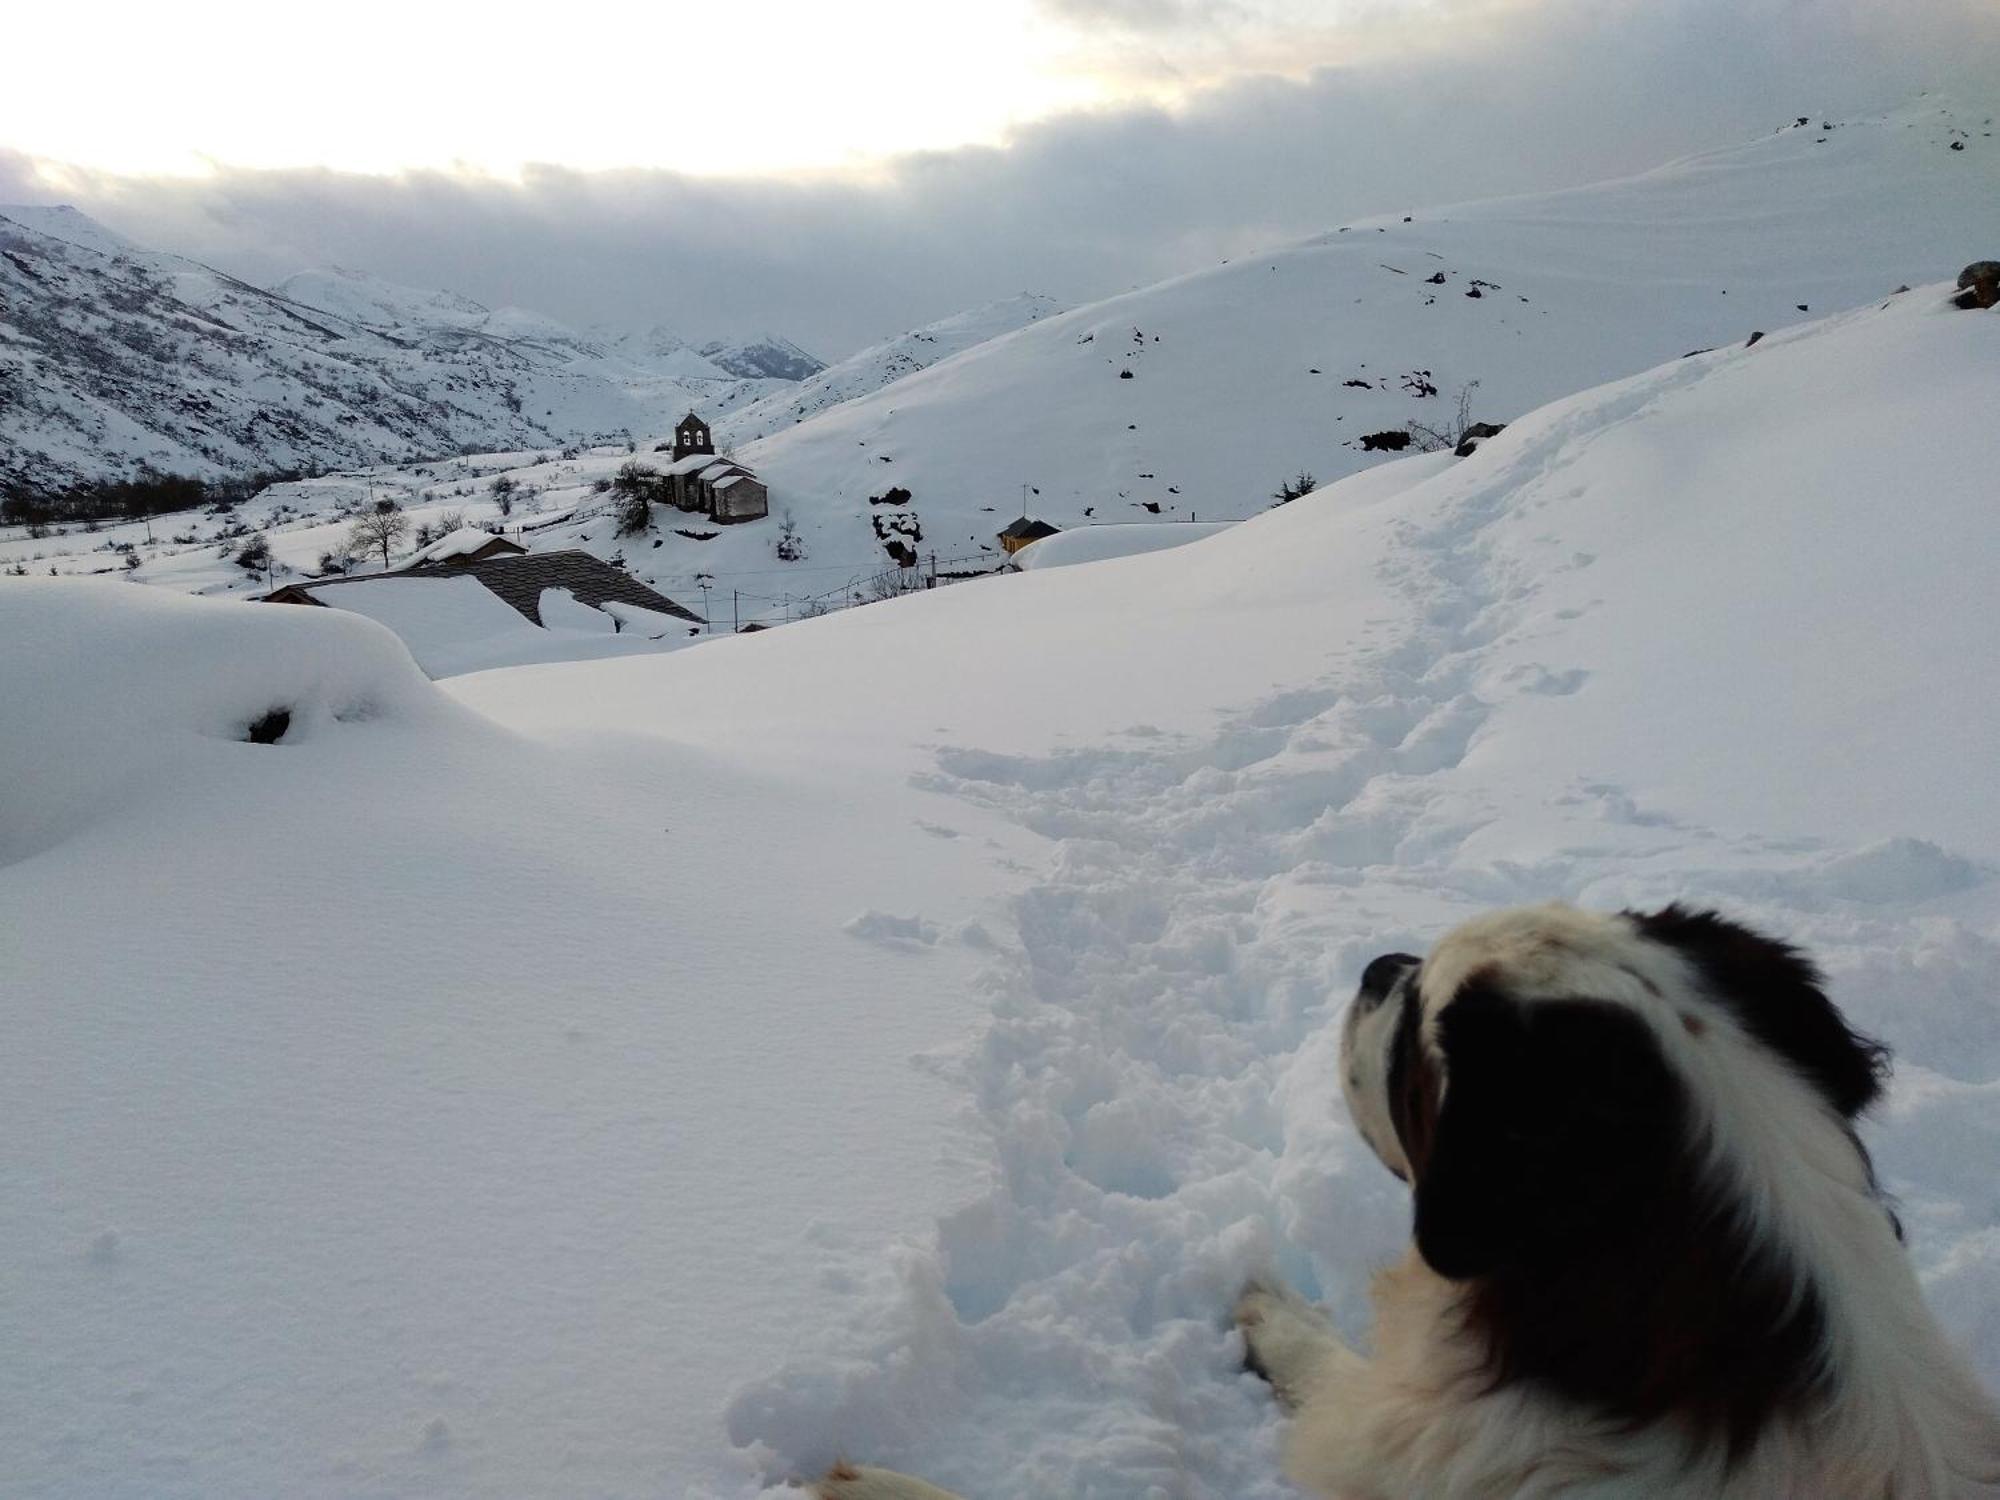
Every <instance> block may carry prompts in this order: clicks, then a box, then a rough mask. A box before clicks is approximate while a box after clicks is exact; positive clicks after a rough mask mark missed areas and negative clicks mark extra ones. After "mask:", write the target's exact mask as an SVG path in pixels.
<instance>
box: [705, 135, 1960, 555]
mask: <svg viewBox="0 0 2000 1500" xmlns="http://www.w3.org/2000/svg"><path fill="white" fill-rule="evenodd" d="M1992 113H1993V111H1992V110H1991V108H1990V107H1982V108H1978V109H1971V108H1959V107H1953V106H1949V105H1944V104H1941V103H1939V102H1937V101H1934V100H1925V101H1919V102H1918V103H1917V104H1915V105H1912V106H1910V107H1909V108H1907V109H1904V110H1902V111H1899V112H1897V113H1895V114H1893V115H1890V116H1887V117H1883V118H1874V119H1863V120H1855V121H1851V122H1842V121H1823V120H1822V119H1821V118H1820V117H1817V116H1815V117H1812V118H1811V119H1810V120H1809V122H1808V123H1807V125H1805V126H1803V127H1793V126H1792V123H1791V121H1790V120H1787V121H1786V122H1785V123H1786V126H1787V128H1786V129H1783V130H1781V131H1779V132H1777V133H1776V134H1774V135H1771V136H1769V137H1767V138H1765V139H1762V140H1758V141H1754V142H1751V143H1748V144H1746V145H1742V146H1739V147H1734V148H1731V149H1728V150H1722V151H1717V152H1714V153H1711V154H1708V155H1704V156H1698V157H1694V158H1691V159H1689V160H1686V161H1682V162H1678V163H1675V164H1673V165H1670V166H1666V167H1662V168H1660V169H1658V170H1656V171H1653V172H1649V173H1646V174H1644V175H1642V176H1639V177H1635V178H1631V179H1629V180H1623V181H1616V182H1609V183H1603V184H1599V185H1596V186H1592V187H1585V188H1579V189H1576V190H1573V191H1569V192H1563V193H1552V194H1543V195H1538V196H1534V197H1524V198H1511V199H1502V200H1494V201H1489V202H1483V203H1473V204H1465V205H1460V206H1457V207H1449V208H1441V209H1425V208H1420V207H1418V206H1415V205H1412V206H1411V207H1410V208H1409V209H1407V210H1402V211H1399V212H1396V213H1391V214H1388V215H1385V216H1384V217H1382V218H1379V219H1373V220H1368V221H1365V222H1360V223H1355V224H1352V225H1348V226H1345V227H1344V228H1338V229H1335V230H1333V231H1332V232H1329V233H1327V234H1326V235H1324V236H1322V237H1320V238H1318V239H1316V240H1313V241H1310V242H1308V243H1305V244H1301V245H1297V246H1293V247H1291V248H1288V249H1283V250H1279V251H1276V252H1273V253H1270V254H1265V255H1257V256H1251V257H1246V258H1242V259H1238V260H1236V261H1234V262H1233V263H1231V264H1228V265H1224V266H1219V267H1216V268H1213V269H1211V270H1208V271H1204V272H1200V273H1198V274H1195V275H1191V276H1187V277H1183V278H1181V279H1179V280H1175V281H1169V282H1165V283H1162V284H1160V285H1158V286H1153V287H1148V288H1145V289H1143V290H1140V291H1136V292H1133V293H1131V294H1129V295H1126V296H1122V297H1116V298H1113V299H1111V300H1109V301H1106V302H1099V303H1094V304H1091V305H1089V306H1086V307H1080V308H1076V309H1074V310H1072V311H1070V312H1068V313H1064V314H1060V315H1058V316H1054V317H1045V318H1042V319H1040V320H1038V321H1036V322H1035V323H1034V324H1033V325H1032V326H1029V327H1027V328H1024V329H1022V330H1020V331H1018V332H1016V333H1013V334H1011V335H1007V336H1003V337H1000V338H996V339H993V340H991V341H990V342H987V343H983V344H981V345H979V346H978V347H977V348H975V349H974V350H972V351H970V352H968V353H966V354H964V355H962V356H960V357H959V358H957V359H949V360H945V361H942V362H940V363H938V364H936V365H934V366H932V367H931V368H930V369H928V370H924V371H921V372H918V373H916V374H913V375H910V376H908V377H907V378H905V379H903V380H901V381H898V382H897V383H896V384H895V385H893V386H891V387H889V388H887V389H885V390H882V391H880V392H877V393H875V394H874V395H870V396H864V397H862V398H860V399H858V400H855V401H852V402H848V403H846V404H844V405H841V406H839V407H836V408H834V409H833V410H831V411H828V412H826V413H823V414H821V415H819V416H817V417H815V418H812V419H810V420H808V421H805V422H802V423H799V424H797V425H795V426H791V427H788V428H783V429H781V430H777V431H775V432H774V433H773V435H772V436H770V437H768V438H767V439H765V440H763V441H761V442H756V443H750V444H746V445H745V446H744V447H743V449H742V451H741V454H740V456H741V457H742V458H743V459H744V461H745V462H747V463H749V464H750V465H751V466H752V467H753V468H755V469H756V470H757V472H758V474H759V475H760V476H761V477H763V478H764V479H765V480H766V481H767V482H768V483H769V484H770V485H771V490H772V495H773V505H774V508H775V507H777V506H778V505H779V504H781V503H782V504H783V505H784V506H786V507H788V508H789V509H790V510H791V511H792V513H793V514H794V516H795V517H797V519H798V521H799V523H800V526H801V530H802V533H803V534H804V536H805V539H806V542H807V548H808V552H809V554H810V555H811V557H812V558H813V559H814V560H815V561H819V562H824V563H827V564H829V565H830V564H834V563H852V564H857V565H858V564H860V563H861V562H863V561H865V560H868V559H869V558H874V559H885V557H886V542H887V541H889V540H896V539H899V538H905V539H906V538H912V537H920V538H921V541H920V543H919V548H920V550H922V551H926V552H928V551H931V550H935V551H936V552H937V553H938V554H939V555H940V556H950V555H954V554H961V553H967V552H973V553H976V552H977V551H978V550H979V549H980V548H981V547H986V548H989V549H990V548H992V547H993V533H994V532H995V531H996V530H998V529H999V527H1000V526H1002V525H1004V524H1005V523H1006V522H1007V521H1008V520H1010V519H1012V518H1013V517H1014V516H1015V515H1016V514H1018V513H1019V511H1020V509H1021V506H1022V491H1023V486H1024V485H1025V486H1028V487H1030V488H1029V493H1028V496H1027V506H1028V509H1029V511H1030V512H1031V513H1033V514H1035V515H1037V516H1040V517H1042V518H1043V519H1045V520H1048V521H1050V522H1053V523H1054V524H1056V525H1058V526H1062V527H1065V528H1067V527H1070V526H1073V525H1076V524H1078V523H1080V522H1085V521H1130V520H1140V521H1144V520H1148V519H1150V518H1152V517H1154V516H1157V517H1158V518H1160V519H1162V520H1176V519H1177V520H1186V519H1189V518H1190V517H1192V518H1195V519H1200V520H1208V519H1220V518H1225V517H1241V516H1246V515H1250V514H1253V513H1255V512H1257V511H1259V510H1261V509H1263V508H1264V507H1265V506H1266V505H1268V504H1269V503H1270V499H1271V496H1272V494H1273V492H1274V491H1276V489H1277V488H1278V486H1279V484H1280V483H1281V482H1282V481H1284V480H1286V479H1288V478H1291V477H1292V476H1294V475H1296V474H1298V473H1299V472H1300V471H1301V470H1305V471H1309V472H1310V473H1312V474H1313V475H1315V476H1316V477H1317V478H1318V479H1319V480H1320V481H1321V482H1326V481H1328V480H1331V479H1336V478H1339V477H1341V476H1342V475H1345V474H1349V473H1352V472H1355V471H1356V470H1358V469H1361V468H1365V467H1367V466H1369V465H1371V464H1374V463H1377V462H1379V461H1381V459H1382V457H1383V456H1384V455H1383V454H1382V453H1381V452H1375V451H1369V450H1368V449H1367V447H1366V446H1365V444H1364V442H1363V439H1364V438H1365V437H1366V436H1367V435H1370V434H1374V433H1378V432H1383V431H1390V430H1396V429H1401V428H1403V427H1405V425H1406V424H1408V423H1410V422H1421V423H1425V424H1427V425H1430V426H1433V427H1441V426H1446V425H1449V424H1450V423H1451V421H1452V420H1453V418H1454V417H1455V414H1456V401H1457V397H1458V395H1459V393H1460V392H1461V391H1462V390H1464V389H1465V388H1466V387H1468V386H1469V385H1471V384H1472V383H1473V382H1475V381H1476V382H1478V387H1477V389H1476V390H1475V391H1473V393H1472V401H1471V414H1472V416H1473V417H1474V418H1475V419H1481V420H1488V421H1496V422H1505V421H1508V420H1511V419H1512V418H1514V417H1517V416H1519V415H1521V414H1522V413H1523V412H1525V411H1528V410H1530V409H1531V408H1533V407H1535V406H1537V405H1539V404H1541V403H1542V402H1545V401H1549V400H1552V399H1553V398H1555V397H1557V396H1560V395H1563V394H1565V393H1567V392H1570V391H1574V390H1577V389H1580V388H1582V387H1584V386H1588V385H1591V384H1594V383H1596V382H1598V381H1602V380H1607V379H1611V378H1614V377H1617V376H1620V375H1627V374H1631V373H1633V372H1635V371H1638V370H1642V369H1646V368H1648V367H1650V366H1652V365H1654V364H1657V363H1659V362H1660V361H1662V360H1667V359H1673V358H1676V357H1678V356H1680V355H1682V354H1685V353H1687V352H1689V351H1690V350H1695V349H1705V348H1715V347H1728V346H1733V345H1739V344H1741V343H1743V341H1744V340H1745V339H1747V338H1748V337H1750V335H1751V334H1753V333H1755V332H1758V331H1763V332H1766V333H1773V332H1776V331H1777V330H1779V329H1781V328H1785V327H1788V326H1791V325H1793V324H1796V323H1801V322H1805V321H1808V320H1809V319H1811V318H1813V317H1817V316H1819V315H1821V314H1823V313H1825V312H1827V311H1829V310H1831V309H1836V308H1843V307H1850V306H1854V305H1856V304H1858V303H1860V302H1862V301H1865V300H1867V299H1868V298H1871V297H1879V296H1883V295H1886V294H1887V293H1889V292H1890V291H1892V290H1894V289H1895V288H1896V287H1897V286H1899V285H1903V284H1906V283H1915V282H1923V281H1934V280H1937V279H1938V278H1940V277H1949V276H1952V275H1955V274H1956V273H1957V271H1958V269H1959V268H1960V267H1961V266H1962V265H1964V264H1965V263H1966V262H1967V261H1970V260H1973V259H1975V258H1977V257H1980V256H1984V255H1988V254H1991V253H1992V250H1991V247H1992V246H1994V245H1995V244H2000V140H1996V139H1995V138H1994V136H1993V134H1992V131H1993V125H1992V123H1991V120H1990V118H1989V116H1990V115H1991V114H1992ZM1774 123H1775V122H1774ZM1954 146H1957V147H1960V148H1962V149H1957V150H1954V149H1952V148H1953V147H1954ZM1406 216H1407V217H1406ZM1128 377H1129V378H1128ZM790 394H802V393H790ZM746 416H747V413H746ZM892 490H895V491H903V492H907V494H908V498H907V499H906V500H904V501H902V503H900V504H897V505H893V506H891V505H885V504H881V503H875V504H871V500H874V501H878V502H879V501H881V500H882V499H883V497H885V496H887V495H888V494H889V493H890V492H891V491H892ZM891 512H893V520H894V525H895V527H896V528H897V536H896V537H892V538H887V539H885V538H883V537H882V536H881V535H880V534H879V533H880V529H881V523H882V522H883V521H884V518H885V517H887V516H889V514H890V513H891ZM669 548H670V550H673V551H676V552H684V551H686V550H687V549H685V548H677V547H675V545H674V543H673V542H672V540H671V539H670V540H669ZM754 550H755V543H754V541H753V539H752V538H750V537H747V536H746V537H741V538H738V537H729V538H725V539H723V541H721V542H718V543H717V544H716V545H715V546H714V547H713V548H711V549H708V550H707V551H706V552H705V553H704V554H703V559H702V563H701V565H702V566H704V567H706V568H708V569H709V570H710V571H713V572H716V573H718V574H723V573H728V572H731V571H734V570H736V569H749V568H752V567H760V566H766V565H767V564H765V563H763V562H762V561H757V562H753V561H752V560H751V558H750V557H749V556H748V555H746V554H748V553H750V552H752V551H754ZM877 565H878V566H879V565H880V563H879V562H878V563H877ZM671 566H672V564H671V563H670V564H669V567H671Z"/></svg>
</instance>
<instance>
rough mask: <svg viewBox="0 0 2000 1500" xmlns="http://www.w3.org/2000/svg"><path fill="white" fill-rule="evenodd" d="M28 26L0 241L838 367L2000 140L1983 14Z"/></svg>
mask: <svg viewBox="0 0 2000 1500" xmlns="http://www.w3.org/2000/svg"><path fill="white" fill-rule="evenodd" d="M34 11H35V13H34V14H31V15H29V16H27V17H25V18H23V17H16V18H13V19H10V21H9V23H8V27H9V32H10V39H11V40H12V41H13V42H15V43H16V44H17V45H18V44H21V43H23V42H25V45H19V50H18V51H17V52H16V56H17V57H18V58H20V59H25V60H29V61H30V62H31V63H41V64H44V65H43V66H28V67H16V68H14V69H10V77H9V81H8V87H7V89H6V90H4V91H0V202H9V201H11V202H43V203H46V202H73V203H76V204H77V205H78V206H79V207H81V208H82V209H84V211H85V212H87V213H90V214H92V215H93V216H95V217H97V218H99V219H101V220H102V221H104V222H105V223H107V224H109V225H110V226H111V227H113V228H115V229H117V230H119V231H121V232H123V233H125V234H127V235H129V236H131V237H132V238H134V239H136V240H139V241H140V242H142V243H145V244H147V245H150V246H153V247H155V248H159V249H166V250H175V251H179V252H181V253H184V254H189V255H193V256H196V257H197V258H199V259H203V260H206V261H209V262H211V263H212V264H215V265H218V266H221V267H222V268H224V269H226V270H230V271H233V272H235V273H237V274H239V275H243V276H246V277H247V278H249V279H251V280H254V281H260V282H268V281H272V280H275V279H277V278H279V277H282V276H283V275H286V274H288V273H289V272H292V271H295V270H300V269H303V268H305V267H307V266H312V265H326V264H334V265H341V266H346V267H350V268H357V269H365V270H369V271H373V272H376V273H377V274H380V275H383V276H387V277H390V278H392V279H394V280H399V281H406V282H411V283H414V284H417V285H422V286H441V287H449V288H451V289H453V290H457V291H461V292H464V293H466V294H468V295H470V296H473V297H476V298H478V299H479V300H481V301H482V302H486V303H488V304H491V305H504V304H508V303H514V304H518V305H521V306H525V307H531V308H534V309H537V310H539V311H543V312H546V313H550V314H552V315H554V316H556V317H559V318H563V319H566V320H569V321H572V322H576V323H594V322H595V323H611V324H615V325H619V326H626V327H639V326H646V325H650V324H656V323H657V324H664V325H666V326H668V327H671V328H674V329H676V330H679V331H681V332H683V333H684V334H686V335H688V336H690V337H693V338H697V339H699V338H703V337H707V336H711V335H725V334H748V333H752V332H757V331H761V330H765V329H769V330H771V331H775V332H778V333H782V334H786V335H788V336H790V337H792V338H794V339H796V340H797V341H799V342H800V343H802V344H804V345H805V346H806V347H808V348H810V349H813V350H814V351H815V352H818V353H820V354H822V355H824V356H826V357H829V358H833V357H838V356H839V355H841V354H844V353H847V352H850V351H852V350H853V349H854V348H856V347H858V346H860V345H861V344H864V343H867V342H870V341H872V340H874V339H876V338H879V337H883V336H886V335H888V334H890V333H894V332H896V331H898V330H900V329H902V328H905V327H909V326H912V325H915V324H917V323H921V322H925V321H928V320H930V319H932V318H936V317H940V316H943V315H945V314H947V313H950V312H953V311H956V310H958V309H960V308H962V307H965V306H968V305H970V304H973V303H976V302H981V301H986V300H989V299H992V298H995V297H1001V296H1006V295H1009V294H1011V293H1013V292H1017V291H1023V290H1032V291H1040V292H1046V293H1048V294H1050V295H1052V296H1055V297H1058V298H1060V299H1062V300H1064V301H1066V302H1072V303H1073V302H1079V301H1083V300H1087V299H1090V298H1093V297H1098V296H1103V295H1106V294H1108V293H1111V292H1115V291H1119V290H1122V289H1124V288H1126V287H1128V286H1134V285H1141V284H1144V283H1146V282H1149V281H1152V280H1156V279H1158V278H1160V277H1162V276H1166V275H1171V274H1173V273H1175V272H1177V271H1182V270H1188V269H1193V268H1195V267H1197V266H1200V265H1205V264H1209V263H1212V262H1213V261H1215V260H1217V259H1220V258H1222V257H1224V256H1228V255H1232V254H1236V253H1239V252H1242V251H1244V250H1247V249H1249V248H1252V247H1254V246H1257V245H1262V244H1269V243H1272V242H1274V241H1282V240H1285V239H1290V238H1295V237H1298V236H1301V235H1305V234H1310V233H1313V232H1316V231H1318V230H1320V229H1323V228H1326V227H1329V226H1332V225H1335V224H1338V223H1339V222H1341V221H1342V220H1344V219H1347V218H1353V217H1358V216H1360V215H1362V214H1366V213H1372V212H1387V211H1391V210H1398V209H1413V208H1417V207H1422V206H1425V205H1430V204H1437V203H1443V202H1450V201H1453V200H1458V199H1465V198H1470V197H1483V196H1488V195H1491V194H1495V193H1503V192H1513V191H1521V190H1526V189H1530V188H1539V187H1555V186H1563V185H1568V184H1572V183H1578V182H1583V181H1588V180H1591V179H1593V178H1597V177H1602V176H1607V175H1614V174H1619V173H1624V172H1629V171H1635V170H1639V169H1642V168H1644V167H1648V166H1651V165H1654V164H1656V163H1658V162H1660V161H1663V160H1666V159H1669V158H1671V157H1674V156H1677V155H1683V154H1685V153H1687V152H1689V151H1694V150H1701V149H1705V148H1708V147H1712V146H1717V145H1726V144H1731V143H1733V142H1735V141H1737V140H1741V139H1744V138H1746V137H1748V136H1752V135H1756V134H1760V133H1762V132H1765V131H1768V130H1770V129H1772V128H1775V127H1776V126H1778V125H1779V124H1781V123H1785V122H1788V121H1789V120H1790V119H1791V118H1793V117H1795V116H1797V115H1799V114H1812V113H1826V114H1836V115H1841V114H1845V115H1852V114H1856V113H1861V112H1866V111H1874V110H1879V109H1883V108H1887V107H1890V106H1893V105H1895V104H1897V103H1900V102H1902V101H1903V100H1905V99H1907V98H1908V97H1909V96H1910V95H1911V94H1913V93H1915V92H1916V91H1918V90H1920V89H1934V90H1944V91H1947V92H1949V93H1951V94H1953V95H1955V96H1956V97H1958V98H1960V99H1962V100H1965V101H1966V102H1968V103H1980V102H1985V101H1989V100H1990V101H1992V103H1993V105H1994V108H1995V109H1996V112H2000V5H1996V4H1995V3H1993V0H1901V3H1897V4H1893V5H1892V4H1889V3H1886V0H1650V3H1635V0H1351V3H1346V4H1339V3H1325V0H1317V3H1308V0H1208V3H1203V0H950V3H945V0H850V3H848V4H845V5H841V6H831V5H826V4H823V3H791V0H733V3H731V4H727V5H722V6H691V5H680V4H672V3H668V4H653V5H650V6H648V7H646V8H645V9H644V11H643V13H640V12H638V11H628V10H627V9H626V8H625V7H623V6H620V5H613V4H607V3H604V0H571V3H570V4H568V5H566V6H564V7H558V8H550V7H547V6H544V5H537V6H535V7H534V8H532V9H530V8H528V7H526V6H517V5H511V4H493V5H489V6H488V7H486V8H484V9H483V10H481V11H479V12H476V13H472V12H467V11H466V10H465V9H464V8H462V7H449V8H447V7H442V6H436V7H426V6H422V5H418V6H411V5H408V4H403V3H400V0H397V3H390V0H353V3H350V4H349V5H346V6H344V7H342V8H340V9H339V10H337V11H317V10H315V11H301V10H299V9H297V8H294V9H292V10H290V11H279V10H273V9H272V8H271V7H270V6H269V5H268V4H266V3H264V0H258V3H255V4H252V3H249V0H192V3H185V4H183V5H180V6H176V7H160V6H157V5H151V6H141V5H138V4H131V5H129V6H128V5H126V4H123V3H121V4H117V5H102V4H99V5H89V4H86V5H82V6H67V7H63V6H40V7H35V8H34ZM447 11H448V12H449V13H450V17H451V19H446V13H447ZM432 12H435V13H436V14H435V15H433V14H432ZM475 15H476V19H475V18H474V17H475ZM106 36H110V37H115V38H116V41H115V44H112V45H109V46H108V47H107V45H106V44H104V43H103V42H102V40H101V39H102V38H104V37H106ZM79 77H87V78H89V79H90V81H91V87H90V88H89V89H87V90H83V89H79V88H78V87H77V79H78V78H79Z"/></svg>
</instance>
